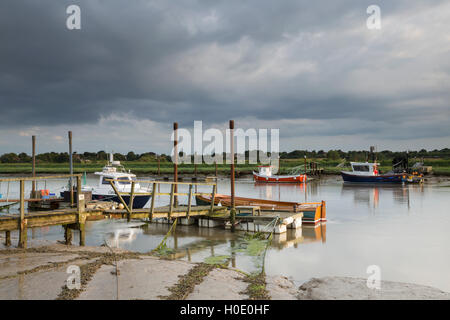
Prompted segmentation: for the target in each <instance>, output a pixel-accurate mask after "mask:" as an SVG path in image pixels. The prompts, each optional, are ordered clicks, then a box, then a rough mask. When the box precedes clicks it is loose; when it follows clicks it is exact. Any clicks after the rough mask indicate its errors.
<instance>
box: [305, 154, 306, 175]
mask: <svg viewBox="0 0 450 320" xmlns="http://www.w3.org/2000/svg"><path fill="white" fill-rule="evenodd" d="M305 175H306V154H305Z"/></svg>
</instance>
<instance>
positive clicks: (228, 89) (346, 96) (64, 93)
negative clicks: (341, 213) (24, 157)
mask: <svg viewBox="0 0 450 320" xmlns="http://www.w3.org/2000/svg"><path fill="white" fill-rule="evenodd" d="M442 3H444V1H395V2H394V1H377V4H378V5H380V7H381V8H382V14H383V18H385V17H386V20H387V21H389V18H390V17H395V16H396V15H399V16H400V17H401V16H402V14H408V13H410V14H413V13H414V12H417V10H418V11H419V12H420V10H423V9H424V8H425V9H427V8H433V6H438V5H442ZM70 4H78V5H79V6H80V7H81V17H82V20H81V21H82V22H81V23H82V29H81V30H78V31H69V30H67V29H66V27H65V23H66V18H67V14H66V13H65V10H66V7H67V6H68V5H70ZM370 4H372V3H371V1H356V0H353V1H349V0H347V1H329V2H324V1H317V2H312V1H299V0H295V1H294V0H293V1H282V2H279V1H273V0H266V1H261V0H252V1H245V2H242V1H193V0H191V1H143V0H141V1H117V0H116V1H113V0H110V1H94V0H89V1H47V0H46V1H31V0H30V1H22V0H19V1H17V0H3V1H2V2H1V4H0V38H1V40H2V47H1V50H0V61H1V67H0V111H1V117H0V125H1V126H4V127H8V126H26V125H54V124H64V123H67V124H85V123H92V124H94V123H96V122H97V121H98V120H99V119H100V118H101V117H102V116H105V115H108V114H113V113H126V114H128V115H132V116H134V117H136V118H139V119H151V120H153V121H156V122H161V123H168V122H171V121H173V120H175V118H178V119H179V118H182V119H183V122H185V123H188V124H191V123H192V122H193V120H204V121H209V122H211V123H220V122H223V121H224V120H226V119H229V118H237V117H254V118H257V119H263V120H267V119H274V120H280V119H289V118H306V119H354V120H355V121H357V120H358V119H364V120H367V119H375V120H377V121H384V123H385V124H395V123H397V124H401V123H403V122H405V121H406V120H408V121H410V120H411V118H414V119H417V121H420V117H422V116H425V115H427V114H430V113H439V112H440V113H442V115H443V116H449V105H448V101H449V100H450V96H449V93H448V84H445V80H446V79H448V76H449V62H448V59H447V60H443V61H440V60H439V59H440V58H443V57H447V58H448V51H447V55H445V52H442V48H435V47H434V43H430V44H429V46H428V47H426V49H427V50H428V51H426V53H425V54H429V55H430V56H429V59H426V58H425V59H424V58H423V52H422V53H421V54H422V56H419V55H417V56H413V57H403V56H402V55H404V54H405V53H404V52H403V51H406V54H408V52H409V51H410V49H411V48H412V49H413V51H414V49H415V48H416V47H417V46H420V45H421V41H420V40H419V41H417V42H414V41H412V40H410V39H409V38H408V37H407V36H406V37H405V36H404V35H403V36H402V35H397V34H396V31H390V32H389V31H388V32H387V33H386V36H385V37H382V38H380V39H377V40H370V41H369V40H367V38H371V37H372V36H373V35H372V34H370V32H369V31H367V30H366V29H365V21H366V18H367V14H366V12H365V11H366V8H367V6H368V5H370ZM446 8H447V9H448V7H446ZM447 22H448V21H447ZM386 28H387V27H386ZM432 30H433V29H432ZM428 31H429V30H428V29H425V32H428ZM365 33H367V34H365ZM433 35H436V34H430V35H428V37H429V36H433ZM371 41H372V42H371ZM373 43H375V45H374V44H373ZM280 48H281V49H280ZM434 49H437V51H436V52H434V51H433V50H434ZM280 50H281V51H280ZM417 50H418V49H417ZM399 56H400V58H399ZM417 57H419V58H417ZM411 60H412V61H411ZM410 66H414V67H413V68H411V67H410ZM437 73H439V77H441V78H435V74H437ZM436 77H437V76H436ZM365 79H367V82H366V80H365ZM433 79H442V81H436V80H433ZM372 87H374V89H373V90H372V89H371V88H372ZM436 96H438V97H441V98H442V100H444V102H442V101H441V102H438V103H434V102H433V101H434V98H435V97H436ZM405 101H411V102H412V103H411V105H408V104H406V106H405ZM430 101H431V102H430ZM445 101H447V102H445ZM398 105H400V107H399V106H398ZM430 121H431V122H428V123H427V124H426V126H427V128H429V127H431V128H432V127H433V120H430ZM437 125H439V126H442V125H444V126H443V127H439V128H436V130H435V131H434V132H435V133H436V135H438V136H445V135H449V134H450V133H449V129H448V126H445V123H444V124H442V123H437ZM378 128H380V127H378ZM336 130H337V131H336V132H337V133H338V130H341V131H342V132H344V131H345V130H344V129H343V128H341V129H339V128H337V129H336ZM373 130H375V131H377V129H376V128H373ZM327 131H329V130H327ZM413 131H414V130H412V131H411V132H410V133H409V134H413V133H415V134H418V133H417V132H413ZM352 132H353V131H352ZM354 133H355V134H357V132H354ZM330 134H332V132H330ZM427 135H428V133H427Z"/></svg>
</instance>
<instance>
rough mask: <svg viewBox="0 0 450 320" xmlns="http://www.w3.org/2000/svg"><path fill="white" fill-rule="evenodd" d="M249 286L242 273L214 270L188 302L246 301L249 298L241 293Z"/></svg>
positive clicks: (199, 285)
mask: <svg viewBox="0 0 450 320" xmlns="http://www.w3.org/2000/svg"><path fill="white" fill-rule="evenodd" d="M247 286H248V283H246V282H244V281H243V276H242V274H241V273H239V272H237V271H234V270H231V269H213V270H212V271H211V272H210V273H209V274H208V275H207V276H206V277H205V278H204V279H203V282H202V283H200V284H198V285H196V286H195V288H194V291H193V292H192V293H191V294H189V295H188V296H187V298H186V300H244V299H248V296H247V295H245V294H243V293H241V292H243V291H245V290H246V289H247Z"/></svg>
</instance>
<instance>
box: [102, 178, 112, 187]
mask: <svg viewBox="0 0 450 320" xmlns="http://www.w3.org/2000/svg"><path fill="white" fill-rule="evenodd" d="M109 179H114V178H112V177H103V179H102V184H108V185H109V181H108V180H109Z"/></svg>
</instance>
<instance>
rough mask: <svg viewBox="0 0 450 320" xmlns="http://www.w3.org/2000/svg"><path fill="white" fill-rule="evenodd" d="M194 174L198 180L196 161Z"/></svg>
mask: <svg viewBox="0 0 450 320" xmlns="http://www.w3.org/2000/svg"><path fill="white" fill-rule="evenodd" d="M194 176H195V180H197V164H196V163H194Z"/></svg>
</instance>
